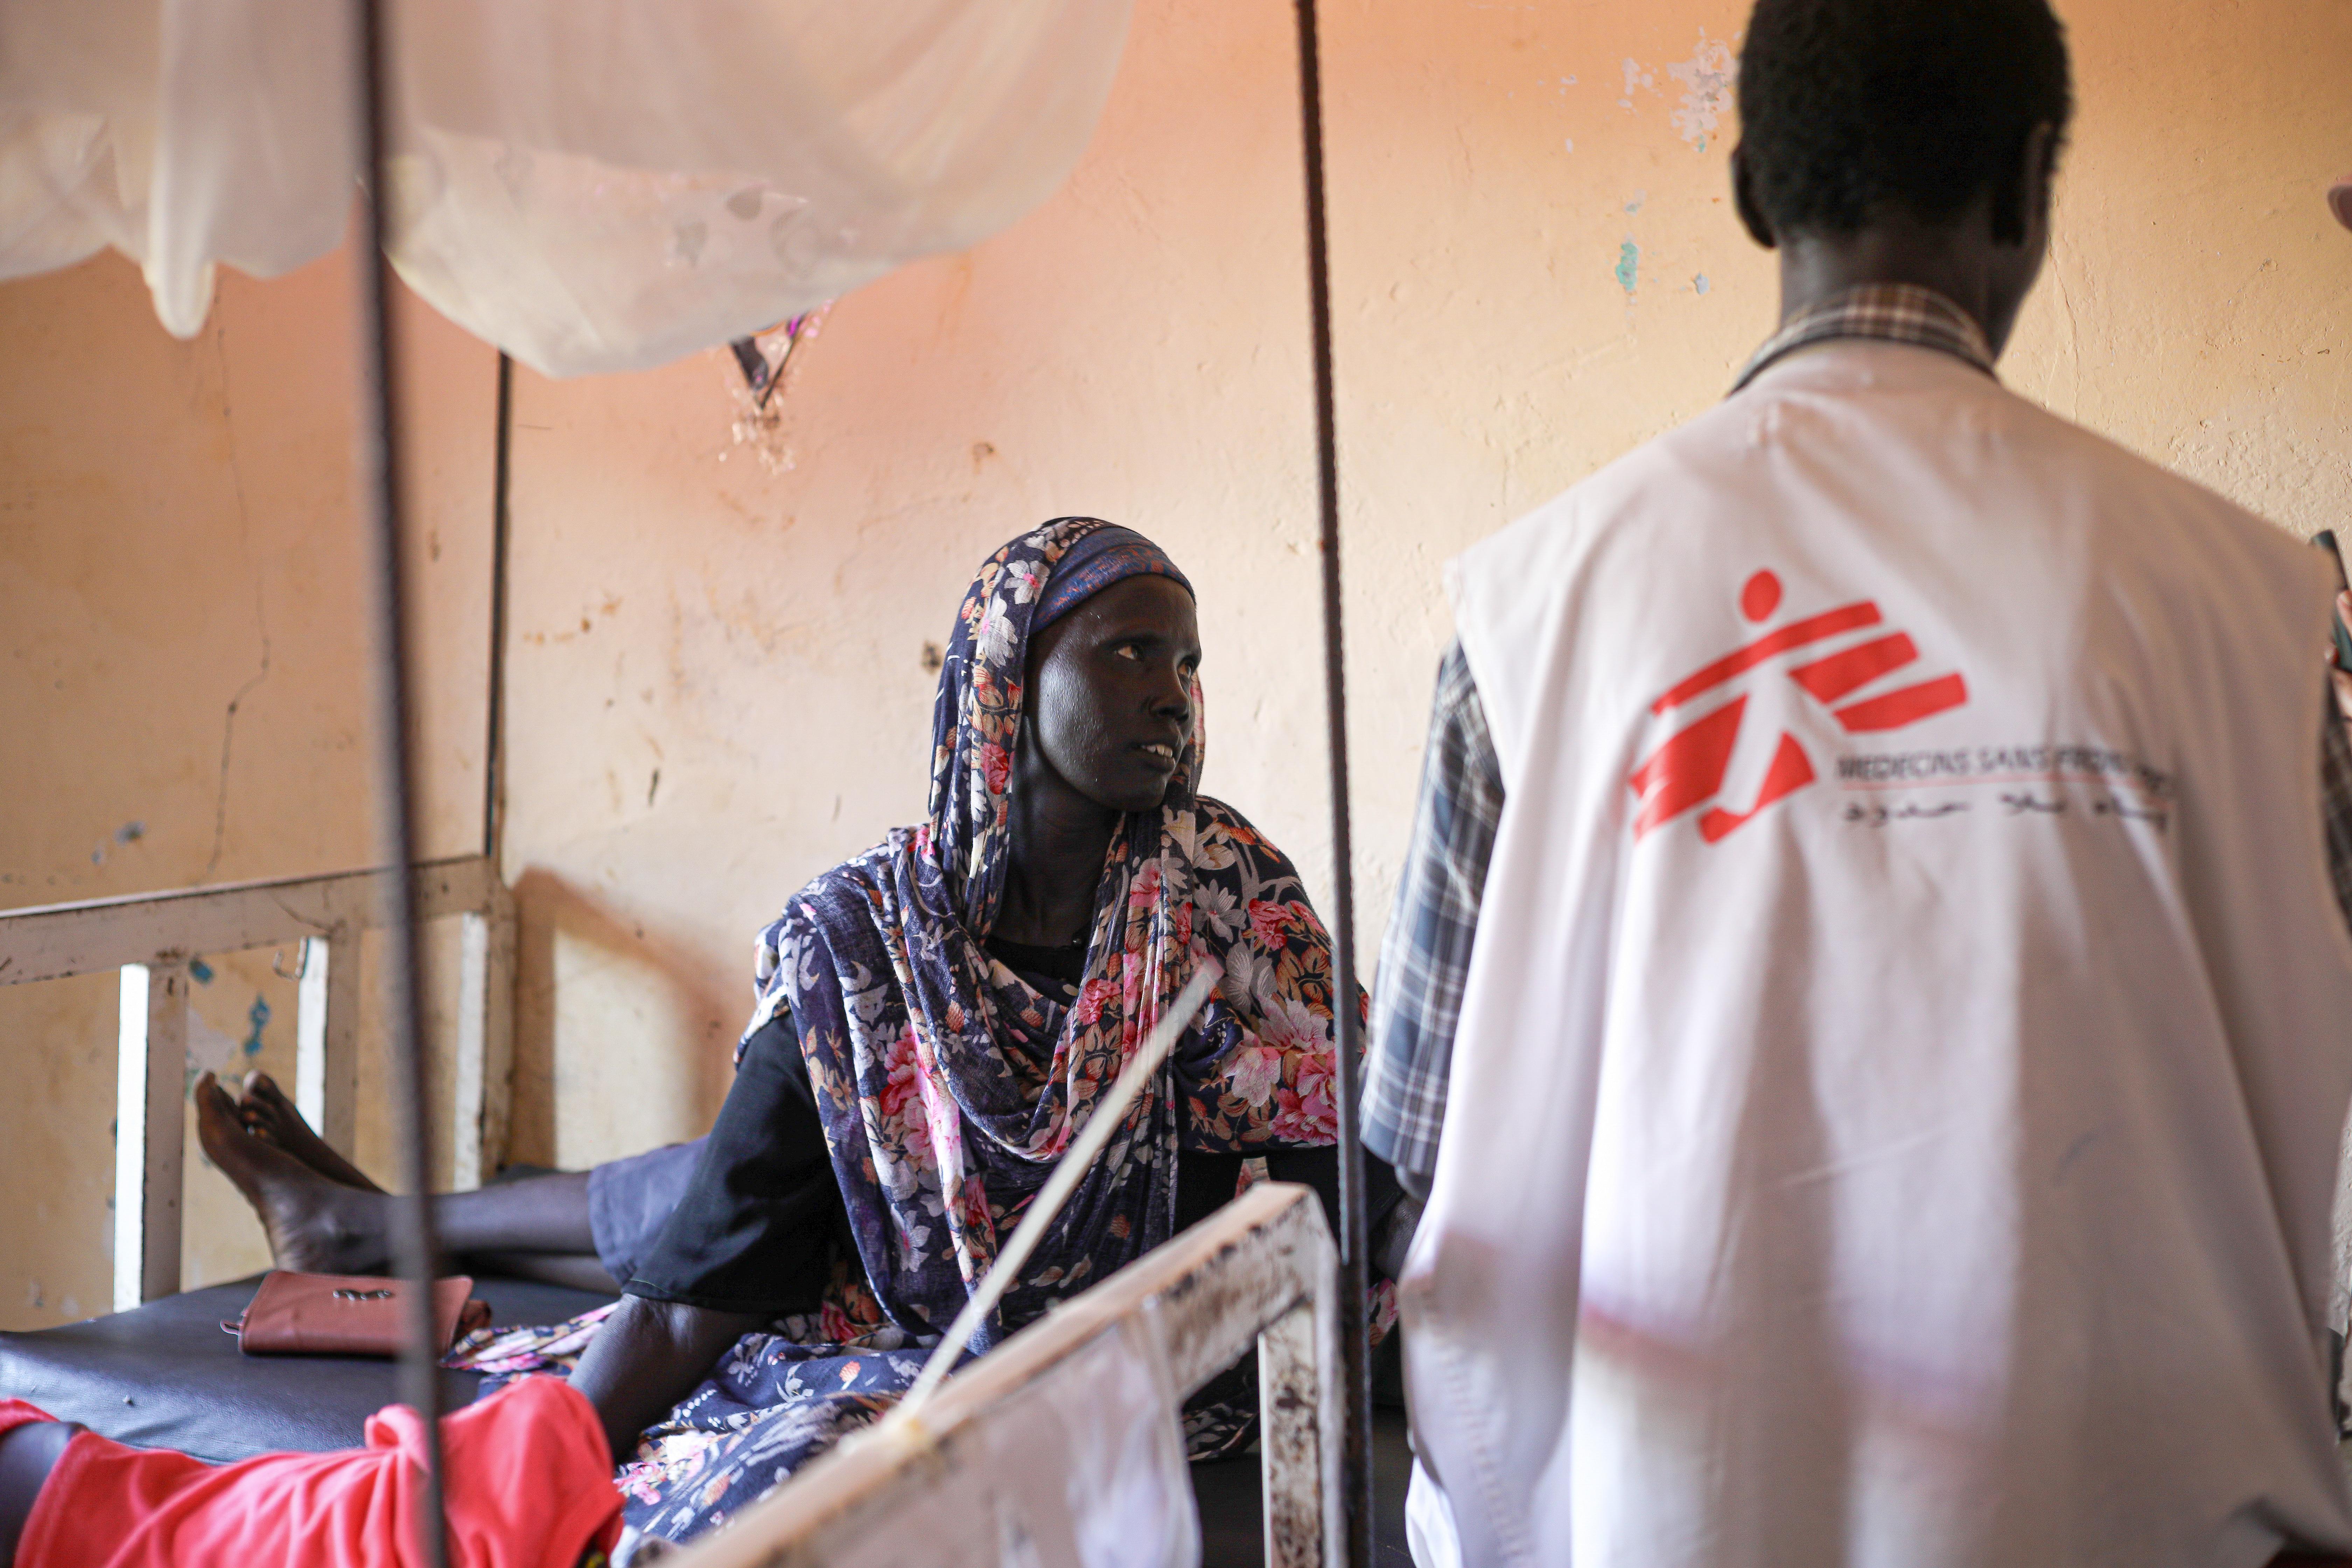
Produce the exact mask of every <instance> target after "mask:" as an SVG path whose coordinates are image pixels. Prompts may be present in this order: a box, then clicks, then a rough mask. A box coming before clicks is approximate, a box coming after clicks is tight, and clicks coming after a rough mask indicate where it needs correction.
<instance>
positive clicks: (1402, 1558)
mask: <svg viewBox="0 0 2352 1568" xmlns="http://www.w3.org/2000/svg"><path fill="white" fill-rule="evenodd" d="M258 1283H259V1281H258V1280H257V1279H242V1280H238V1281H237V1282H236V1283H235V1284H231V1285H215V1286H213V1287H212V1288H210V1289H204V1290H191V1291H189V1292H187V1293H186V1294H185V1295H181V1296H172V1297H167V1298H165V1299H164V1300H161V1301H151V1302H149V1303H148V1304H147V1305H146V1306H144V1307H141V1308H139V1309H137V1310H134V1311H129V1312H117V1313H115V1314H114V1315H113V1316H112V1317H108V1318H93V1319H91V1320H90V1321H88V1322H86V1323H68V1324H67V1325H66V1326H65V1327H63V1328H57V1329H44V1330H41V1331H38V1332H37V1333H24V1334H8V1333H0V1398H13V1399H29V1400H31V1401H32V1402H33V1403H34V1404H36V1405H39V1406H40V1407H41V1408H42V1409H44V1410H46V1411H47V1412H48V1413H49V1414H50V1415H55V1416H58V1417H59V1418H60V1419H62V1420H67V1421H79V1422H82V1423H84V1424H85V1425H87V1426H89V1428H90V1429H91V1430H92V1431H95V1432H100V1433H102V1434H104V1435H105V1436H109V1437H112V1438H115V1439H117V1440H118V1441H120V1442H124V1443H134V1444H138V1445H140V1446H142V1447H172V1448H179V1449H182V1450H184V1451H185V1452H187V1453H191V1454H194V1455H196V1456H197V1457H198V1458H205V1459H213V1460H226V1459H242V1458H247V1457H248V1456H249V1455H253V1454H267V1453H273V1452H280V1451H283V1450H287V1449H300V1450H308V1451H311V1452H316V1451H318V1450H320V1449H324V1448H351V1447H358V1446H359V1444H360V1443H361V1441H362V1429H363V1428H364V1426H366V1423H367V1418H368V1417H369V1416H370V1415H374V1414H375V1413H376V1412H377V1411H378V1410H380V1409H382V1408H383V1406H384V1405H390V1404H392V1403H393V1401H394V1398H395V1397H396V1395H395V1394H394V1388H393V1384H394V1377H395V1376H396V1374H397V1368H396V1367H395V1366H394V1363H391V1362H388V1361H367V1360H362V1359H359V1358H355V1357H343V1356H248V1355H247V1354H245V1353H244V1352H241V1351H239V1350H238V1349H237V1348H236V1337H235V1336H234V1335H231V1334H226V1333H224V1332H222V1331H221V1327H220V1325H221V1324H222V1323H223V1322H224V1321H234V1320H235V1319H236V1316H237V1314H238V1313H240V1312H242V1311H244V1310H245V1306H246V1303H247V1301H250V1300H252V1299H253V1292H254V1289H255V1287H256V1286H257V1284H258ZM474 1294H475V1295H477V1296H478V1297H480V1298H481V1299H482V1300H486V1301H488V1302H489V1304H490V1311H491V1314H492V1321H495V1322H497V1323H500V1324H512V1323H553V1322H560V1321H562V1320H563V1319H565V1318H569V1317H572V1316H573V1315H574V1314H575V1313H579V1312H584V1311H586V1310H588V1309H590V1308H591V1307H595V1306H600V1305H602V1304H603V1303H604V1302H606V1301H609V1300H612V1298H611V1297H609V1296H599V1295H593V1294H591V1293H590V1292H588V1291H585V1290H572V1289H565V1288H564V1287H562V1286H560V1285H539V1284H533V1283H531V1282H530V1281H528V1280H520V1279H477V1280H475V1282H474ZM480 1383H481V1378H480V1377H479V1376H478V1374H476V1373H470V1372H444V1373H442V1374H441V1397H442V1400H443V1403H444V1405H446V1407H448V1408H453V1409H454V1408H455V1407H457V1405H464V1404H467V1403H468V1402H470V1401H471V1400H472V1399H473V1397H474V1393H475V1390H476V1388H477V1387H478V1385H479V1384H480ZM1411 1466H1412V1455H1411V1453H1410V1452H1409V1451H1408V1449H1407V1447H1406V1444H1405V1437H1404V1416H1403V1415H1402V1412H1399V1411H1395V1410H1377V1411H1375V1412H1374V1413H1373V1422H1372V1487H1373V1514H1374V1523H1373V1531H1372V1562H1373V1563H1374V1564H1375V1568H1408V1565H1409V1564H1410V1563H1411V1559H1410V1558H1409V1557H1408V1556H1407V1555H1406V1552H1405V1547H1404V1487H1405V1479H1406V1476H1407V1473H1408V1471H1409V1470H1410V1468H1411ZM1192 1487H1193V1491H1194V1493H1195V1494H1196V1495H1197V1496H1198V1497H1199V1499H1200V1501H1201V1538H1202V1562H1203V1563H1205V1564H1208V1565H1209V1568H1256V1565H1257V1564H1259V1563H1264V1562H1265V1547H1264V1542H1262V1540H1261V1539H1260V1533H1261V1531H1262V1528H1263V1527H1262V1525H1261V1523H1260V1518H1261V1515H1260V1513H1259V1504H1258V1496H1259V1493H1258V1461H1257V1458H1256V1456H1255V1455H1251V1456H1249V1457H1247V1458H1239V1459H1229V1460H1225V1461H1223V1462H1221V1463H1218V1464H1213V1465H1195V1466H1193V1467H1192Z"/></svg>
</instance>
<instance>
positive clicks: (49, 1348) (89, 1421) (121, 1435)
mask: <svg viewBox="0 0 2352 1568" xmlns="http://www.w3.org/2000/svg"><path fill="white" fill-rule="evenodd" d="M259 1284H260V1280H259V1279H240V1280H238V1281H236V1283H235V1284H231V1285H215V1286H213V1287H211V1288H210V1289H204V1290H190V1291H188V1292H187V1293H186V1294H184V1295H180V1296H167V1297H165V1298H164V1299H163V1300H160V1301H150V1302H148V1303H147V1305H145V1306H143V1307H141V1308H139V1309H137V1310H134V1311H129V1312H117V1313H115V1314H114V1315H113V1316H112V1317H110V1318H92V1319H91V1320H89V1321H88V1322H86V1323H68V1324H67V1325H66V1326H65V1327H63V1328H58V1329H43V1330H41V1331H39V1332H37V1333H29V1334H0V1397H7V1398H14V1399H29V1400H31V1401H32V1402H33V1403H34V1404H36V1405H39V1406H40V1407H41V1408H42V1409H44V1410H46V1411H47V1412H48V1413H49V1414H50V1415H55V1416H57V1417H58V1418H59V1419H60V1420H66V1421H79V1422H82V1423H84V1424H85V1425H87V1426H89V1428H90V1430H92V1431H93V1432H99V1433H102V1434H104V1435H105V1436H109V1437H112V1438H115V1439H116V1440H117V1441H120V1442H124V1443H135V1444H137V1445H139V1446H141V1447H170V1448H179V1449H183V1450H184V1451H186V1452H188V1453H191V1454H194V1455H195V1456H196V1457H197V1458H205V1459H215V1460H218V1459H242V1458H247V1457H248V1456H250V1455H254V1454H268V1453H276V1452H279V1451H282V1450H285V1449H289V1448H294V1449H304V1450H309V1451H311V1452H316V1451H318V1450H320V1449H323V1448H355V1447H359V1445H360V1444H361V1442H362V1440H363V1435H362V1429H363V1428H364V1427H365V1426H366V1425H367V1418H368V1417H369V1416H371V1415H374V1414H375V1413H376V1412H377V1411H379V1410H381V1409H383V1407H384V1406H385V1405H390V1404H392V1403H393V1402H394V1399H395V1398H397V1397H398V1396H397V1395H396V1394H394V1390H393V1384H394V1380H395V1379H396V1378H397V1376H398V1375H399V1369H398V1367H397V1366H396V1365H395V1363H392V1362H388V1361H369V1360H365V1359H362V1358H360V1357H355V1356H249V1355H247V1354H246V1353H245V1352H243V1351H240V1350H238V1349H237V1348H236V1336H235V1335H234V1334H226V1333H223V1332H222V1331H221V1324H222V1323H223V1322H233V1321H236V1317H237V1315H238V1314H239V1313H241V1312H243V1311H244V1310H245V1306H246V1303H247V1302H248V1301H250V1300H253V1292H254V1290H255V1289H256V1288H257V1286H258V1285H259ZM474 1294H475V1295H477V1296H478V1297H480V1298H481V1299H482V1300H486V1301H488V1303H489V1304H490V1313H491V1321H493V1322H496V1323H555V1322H561V1321H563V1320H564V1319H566V1318H569V1317H571V1316H572V1315H573V1314H574V1313H578V1312H584V1311H586V1310H588V1309H590V1308H591V1307H597V1306H602V1305H603V1304H604V1302H606V1301H609V1300H612V1298H611V1297H610V1296H598V1295H592V1294H591V1293H589V1292H588V1291H585V1290H571V1289H565V1288H564V1287H562V1286H561V1285H537V1284H532V1283H530V1281H528V1280H521V1279H477V1280H476V1281H475V1282H474ZM481 1381H482V1380H481V1378H480V1376H479V1375H478V1373H470V1372H445V1373H442V1374H441V1400H442V1404H443V1406H444V1407H445V1408H448V1409H454V1408H456V1407H457V1406H458V1405H465V1404H467V1403H469V1402H471V1400H472V1399H473V1397H474V1391H475V1389H476V1387H478V1385H479V1384H480V1383H481Z"/></svg>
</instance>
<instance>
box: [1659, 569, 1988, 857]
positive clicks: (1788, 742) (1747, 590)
mask: <svg viewBox="0 0 2352 1568" xmlns="http://www.w3.org/2000/svg"><path fill="white" fill-rule="evenodd" d="M1779 608H1780V579H1779V578H1778V577H1775V576H1774V575H1773V574H1771V573H1769V572H1759V573H1757V574H1755V575H1754V576H1753V577H1750V578H1748V582H1747V584H1746V586H1744V587H1742V588H1741V589H1740V591H1739V613H1740V614H1741V615H1743V616H1747V617H1748V619H1749V620H1751V621H1759V622H1760V621H1765V620H1769V619H1770V618H1771V616H1772V612H1773V611H1775V610H1777V609H1779ZM1883 618H1884V617H1882V616H1880V615H1879V613H1878V605H1876V604H1874V602H1872V601H1871V600H1868V599H1858V600H1856V601H1855V602H1854V603H1853V604H1851V605H1839V606H1838V607H1837V608H1835V609H1833V610H1824V611H1822V613H1821V614H1820V615H1818V616H1811V617H1809V618H1808V619H1805V620H1801V621H1794V622H1791V623H1790V624H1789V625H1788V626H1782V627H1781V628H1780V630H1779V631H1776V632H1767V633H1766V634H1765V635H1764V636H1762V637H1758V638H1757V639H1756V640H1755V641H1754V642H1751V643H1749V644H1748V645H1747V646H1746V647H1740V648H1736V649H1734V650H1733V651H1731V652H1730V653H1727V654H1726V655H1724V656H1723V657H1722V658H1718V659H1717V660H1716V661H1715V662H1714V663H1713V664H1710V665H1708V666H1706V668H1703V669H1699V670H1696V671H1694V672H1693V673H1691V674H1690V675H1688V676H1686V677H1685V678H1684V679H1682V680H1680V681H1677V682H1676V683H1675V685H1674V686H1673V687H1671V688H1670V689H1668V690H1667V691H1666V693H1665V695H1664V696H1663V697H1660V698H1659V699H1658V700H1656V701H1654V702H1653V703H1651V704H1650V711H1651V712H1652V713H1654V714H1658V715H1661V716H1663V715H1664V714H1665V713H1666V712H1668V711H1669V710H1673V709H1676V708H1680V707H1682V706H1684V705H1685V704H1686V703H1688V702H1691V701H1693V700H1696V699H1697V698H1700V697H1704V696H1706V694H1707V693H1708V692H1710V691H1713V690H1715V689H1717V688H1718V687H1720V686H1723V685H1725V684H1726V683H1727V682H1728V681H1731V680H1733V679H1737V678H1738V677H1739V676H1741V675H1744V674H1745V673H1747V672H1748V670H1751V669H1753V668H1756V667H1757V666H1758V665H1760V664H1763V663H1765V662H1766V661H1767V660H1769V659H1773V658H1779V657H1780V655H1782V654H1784V653H1791V652H1794V651H1795V650H1796V649H1798V648H1801V647H1811V646H1812V645H1814V644H1816V643H1820V642H1823V641H1826V640H1827V639H1829V638H1831V637H1840V636H1843V634H1845V633H1847V632H1853V631H1860V630H1862V629H1863V628H1864V627H1866V626H1878V625H1881V624H1882V622H1883ZM1918 658H1919V650H1918V648H1917V647H1916V646H1914V645H1913V643H1912V641H1911V638H1910V637H1908V636H1907V635H1906V634H1905V633H1902V632H1887V633H1885V635H1883V636H1880V637H1866V638H1864V640H1862V641H1861V642H1857V643H1854V644H1853V645H1851V646H1850V647H1843V648H1840V649H1839V650H1838V651H1836V652H1835V653H1832V654H1828V655H1825V656H1823V657H1822V658H1816V659H1813V660H1811V662H1810V663H1806V664H1800V665H1796V666H1794V667H1792V668H1790V670H1789V672H1788V674H1789V679H1791V680H1793V681H1795V682H1796V683H1797V684H1798V685H1799V686H1801V687H1802V688H1804V689H1805V691H1806V693H1807V694H1808V695H1809V696H1811V697H1812V698H1813V699H1814V700H1816V701H1818V702H1820V703H1822V705H1823V706H1824V707H1826V708H1828V709H1829V710H1830V712H1831V714H1832V716H1833V717H1834V718H1835V719H1836V720H1837V721H1838V722H1839V723H1840V724H1842V725H1843V726H1844V727H1845V730H1846V731H1847V733H1849V734H1856V735H1860V734H1872V733H1876V732H1878V731H1885V730H1900V729H1902V728H1903V727H1904V726H1905V725H1906V724H1916V723H1917V722H1918V721H1920V720H1922V719H1927V718H1930V717H1932V716H1934V715H1935V714H1937V713H1941V712H1944V711H1946V710H1948V709H1953V708H1958V706H1959V705H1960V704H1962V703H1963V702H1966V701H1967V700H1969V684H1968V682H1967V681H1965V680H1963V679H1960V677H1959V676H1958V674H1952V675H1939V676H1937V677H1935V678H1934V679H1929V680H1922V681H1919V682H1916V684H1914V685H1910V686H1902V687H1897V688H1896V689H1894V690H1892V691H1886V692H1882V693H1880V694H1879V695H1877V696H1875V697H1864V698H1863V699H1861V700H1859V701H1853V702H1845V700H1846V699H1847V698H1848V697H1851V696H1853V693H1855V692H1857V691H1859V690H1861V689H1863V688H1864V687H1865V686H1870V685H1873V684H1874V683H1875V682H1877V681H1878V680H1879V679H1880V678H1881V677H1883V676H1887V675H1891V674H1893V673H1894V672H1895V671H1896V670H1898V669H1902V668H1906V666H1908V665H1911V664H1913V663H1916V661H1917V659H1918ZM1841 702H1845V705H1844V706H1843V707H1840V706H1838V704H1839V703H1841ZM1747 707H1748V697H1747V694H1746V693H1745V692H1743V693H1741V694H1740V695H1739V696H1738V697H1735V698H1733V699H1732V700H1730V701H1728V702H1727V703H1725V704H1724V705H1723V706H1722V707H1720V708H1717V709H1716V710H1714V711H1712V712H1710V713H1708V714H1707V715H1706V717H1704V718H1702V719H1698V720H1696V721H1693V722H1692V723H1689V724H1687V725H1685V726H1684V727H1683V728H1682V729H1680V730H1677V731H1675V732H1674V733H1673V734H1672V735H1669V736H1668V737H1667V738H1666V739H1665V741H1664V742H1663V743H1661V744H1660V745H1659V747H1658V749H1657V750H1656V751H1654V752H1651V753H1650V754H1649V755H1648V756H1647V757H1645V758H1643V760H1642V764H1641V766H1639V767H1637V768H1635V769H1634V770H1633V777H1632V778H1631V779H1629V780H1628V781H1627V782H1628V783H1629V784H1632V785H1633V794H1634V796H1635V797H1636V798H1637V799H1638V800H1640V802H1641V803H1642V808H1641V812H1640V814H1639V815H1638V816H1635V817H1634V818H1633V837H1634V838H1635V839H1636V840H1637V841H1638V840H1639V839H1640V838H1641V837H1642V836H1643V834H1645V833H1647V832H1649V831H1650V829H1652V828H1653V827H1657V826H1663V825H1664V824H1665V823H1668V822H1671V821H1673V820H1674V819H1675V817H1677V816H1681V815H1682V814H1683V813H1685V812H1686V811H1689V810H1692V809H1694V808H1695V807H1697V806H1701V805H1706V803H1707V802H1708V801H1710V800H1712V799H1714V798H1715V795H1716V793H1717V791H1719V790H1720V789H1722V788H1723V775H1724V774H1725V773H1727V771H1728V770H1729V769H1730V767H1731V752H1732V748H1733V747H1734V746H1736V745H1737V744H1738V741H1739V721H1740V717H1741V715H1742V714H1743V713H1744V712H1745V711H1746V710H1747ZM1813 777H1814V774H1813V764H1812V761H1811V758H1809V757H1807V756H1806V755H1805V749H1804V747H1802V746H1801V745H1799V744H1798V743H1797V738H1796V737H1795V736H1794V735H1791V734H1790V733H1789V732H1788V731H1786V730H1783V731H1780V746H1779V748H1778V749H1777V750H1775V751H1774V752H1773V753H1772V765H1771V766H1770V767H1769V768H1768V769H1766V770H1765V773H1764V787H1763V789H1762V790H1761V791H1760V792H1759V794H1758V795H1757V797H1756V804H1755V805H1751V806H1749V807H1748V809H1747V810H1746V811H1727V810H1725V809H1724V808H1723V807H1721V806H1716V807H1714V808H1712V809H1710V810H1709V811H1707V812H1706V813H1705V814H1704V815H1702V816H1700V817H1699V819H1698V832H1699V837H1702V838H1704V839H1706V842H1708V843H1709V844H1714V843H1717V842H1718V841H1720V840H1721V839H1722V838H1723V837H1725V836H1726V835H1727V834H1729V833H1730V832H1732V831H1733V830H1734V829H1735V828H1738V826H1741V825H1742V824H1743V823H1745V822H1747V821H1748V819H1749V818H1750V817H1752V816H1755V815H1756V814H1757V813H1758V812H1760V811H1762V810H1763V809H1764V808H1765V807H1766V806H1768V805H1772V804H1773V803H1774V802H1776V801H1780V800H1785V799H1787V798H1788V797H1789V796H1790V795H1794V794H1796V793H1797V791H1799V790H1801V789H1802V788H1804V787H1805V786H1806V785H1807V784H1811V783H1812V782H1813Z"/></svg>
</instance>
